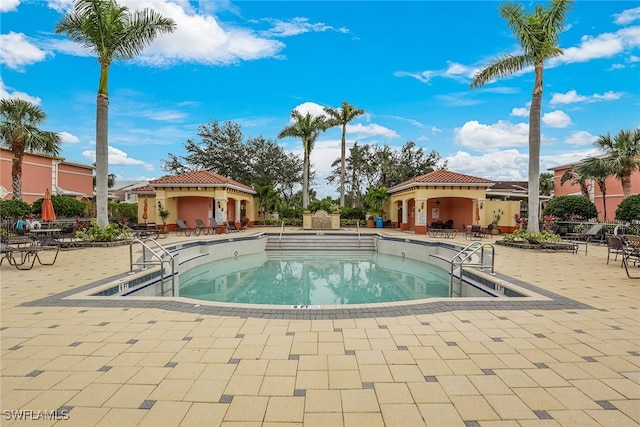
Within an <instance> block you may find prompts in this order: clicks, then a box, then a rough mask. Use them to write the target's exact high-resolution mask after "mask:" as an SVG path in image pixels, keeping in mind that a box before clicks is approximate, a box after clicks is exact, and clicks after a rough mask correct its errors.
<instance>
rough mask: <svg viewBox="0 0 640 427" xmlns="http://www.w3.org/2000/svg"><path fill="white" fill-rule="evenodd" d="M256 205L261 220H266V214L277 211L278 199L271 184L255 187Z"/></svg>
mask: <svg viewBox="0 0 640 427" xmlns="http://www.w3.org/2000/svg"><path fill="white" fill-rule="evenodd" d="M256 192H257V193H258V194H257V199H258V205H260V213H261V218H262V219H266V216H267V214H270V213H273V212H275V211H276V210H278V207H279V205H280V197H279V196H278V192H277V191H276V190H275V188H273V185H272V184H262V185H256Z"/></svg>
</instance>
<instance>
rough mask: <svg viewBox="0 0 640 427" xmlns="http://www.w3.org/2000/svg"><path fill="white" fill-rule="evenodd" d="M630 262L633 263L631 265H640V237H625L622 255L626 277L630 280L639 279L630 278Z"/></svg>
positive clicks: (638, 277) (636, 277) (639, 277)
mask: <svg viewBox="0 0 640 427" xmlns="http://www.w3.org/2000/svg"><path fill="white" fill-rule="evenodd" d="M631 262H633V265H637V264H638V263H640V236H625V237H624V253H623V254H622V266H623V267H624V270H625V271H626V272H627V277H629V278H630V279H640V276H632V275H631V274H629V265H630V263H631Z"/></svg>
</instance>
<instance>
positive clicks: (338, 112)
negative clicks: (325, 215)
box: [324, 101, 364, 208]
mask: <svg viewBox="0 0 640 427" xmlns="http://www.w3.org/2000/svg"><path fill="white" fill-rule="evenodd" d="M324 112H325V113H327V115H328V117H329V126H332V127H333V126H342V142H341V144H340V207H341V208H342V207H344V181H345V174H346V167H345V157H346V146H347V139H346V138H347V124H348V123H349V122H350V121H351V120H353V119H355V118H356V117H358V116H361V115H363V114H364V110H363V109H361V108H356V107H354V106H353V105H351V104H349V102H347V101H342V106H341V107H340V108H338V109H335V108H330V107H326V108H324Z"/></svg>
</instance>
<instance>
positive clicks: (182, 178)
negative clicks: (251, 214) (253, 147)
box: [149, 170, 255, 194]
mask: <svg viewBox="0 0 640 427" xmlns="http://www.w3.org/2000/svg"><path fill="white" fill-rule="evenodd" d="M149 184H150V185H151V186H152V187H167V186H171V185H175V186H180V185H201V186H203V187H235V188H237V189H241V190H244V191H248V192H249V193H252V194H253V193H255V190H254V189H253V187H251V186H249V185H245V184H242V183H240V182H238V181H234V180H233V179H230V178H226V177H224V176H222V175H218V174H217V173H213V172H209V171H204V170H199V171H193V172H187V173H182V174H179V175H171V176H165V177H162V178H159V179H154V180H151V181H149Z"/></svg>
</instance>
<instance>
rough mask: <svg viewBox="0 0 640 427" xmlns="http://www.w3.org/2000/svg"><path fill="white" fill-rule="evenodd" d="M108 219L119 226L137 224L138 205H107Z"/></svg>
mask: <svg viewBox="0 0 640 427" xmlns="http://www.w3.org/2000/svg"><path fill="white" fill-rule="evenodd" d="M109 219H110V220H111V221H112V222H117V223H120V224H126V223H137V222H138V205H137V204H135V203H109Z"/></svg>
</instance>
